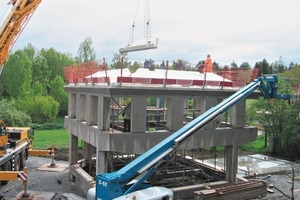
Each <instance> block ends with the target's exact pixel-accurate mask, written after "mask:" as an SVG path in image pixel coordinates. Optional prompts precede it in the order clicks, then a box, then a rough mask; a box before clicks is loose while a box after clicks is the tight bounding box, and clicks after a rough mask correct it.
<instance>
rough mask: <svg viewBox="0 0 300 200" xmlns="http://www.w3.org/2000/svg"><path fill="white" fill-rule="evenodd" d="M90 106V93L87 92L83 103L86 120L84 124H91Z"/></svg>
mask: <svg viewBox="0 0 300 200" xmlns="http://www.w3.org/2000/svg"><path fill="white" fill-rule="evenodd" d="M91 107H92V101H91V95H89V94H87V95H86V104H85V110H86V116H85V121H86V124H87V125H88V126H91V125H92V124H91V118H92V117H91V112H93V111H92V110H91Z"/></svg>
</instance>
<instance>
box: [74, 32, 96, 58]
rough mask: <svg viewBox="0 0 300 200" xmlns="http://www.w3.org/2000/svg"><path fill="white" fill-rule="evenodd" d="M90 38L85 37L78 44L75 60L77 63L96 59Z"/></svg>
mask: <svg viewBox="0 0 300 200" xmlns="http://www.w3.org/2000/svg"><path fill="white" fill-rule="evenodd" d="M92 45H93V41H92V38H90V37H87V38H86V39H85V40H84V41H83V42H82V43H81V44H80V46H79V49H78V57H76V60H77V62H78V63H84V62H91V61H95V60H96V53H95V50H94V48H93V47H92Z"/></svg>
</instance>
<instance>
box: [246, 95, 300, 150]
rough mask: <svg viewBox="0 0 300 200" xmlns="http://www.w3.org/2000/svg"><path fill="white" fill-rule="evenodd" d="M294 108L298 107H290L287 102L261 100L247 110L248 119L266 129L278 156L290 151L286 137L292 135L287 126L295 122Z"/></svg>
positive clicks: (253, 103)
mask: <svg viewBox="0 0 300 200" xmlns="http://www.w3.org/2000/svg"><path fill="white" fill-rule="evenodd" d="M294 106H296V105H294V104H292V105H290V104H289V101H287V100H279V99H277V100H272V99H259V100H257V101H254V102H252V104H251V106H250V107H249V109H247V119H251V121H252V122H255V123H258V124H260V125H261V126H263V127H264V128H265V130H266V131H267V133H268V135H267V137H268V138H269V139H270V138H271V139H272V140H273V141H274V149H273V152H274V153H276V154H278V155H280V154H281V155H282V154H285V152H288V151H289V149H288V148H289V147H288V146H286V145H285V143H286V141H285V139H284V137H286V138H288V137H289V136H288V135H290V134H291V133H290V130H288V129H287V128H286V125H287V124H289V123H291V122H292V123H293V121H294V118H295V116H293V115H292V112H293V110H294V109H293V107H294ZM298 110H299V109H298ZM298 115H299V112H298ZM296 119H297V118H296ZM296 124H299V123H296ZM297 131H298V130H297ZM298 134H299V131H298Z"/></svg>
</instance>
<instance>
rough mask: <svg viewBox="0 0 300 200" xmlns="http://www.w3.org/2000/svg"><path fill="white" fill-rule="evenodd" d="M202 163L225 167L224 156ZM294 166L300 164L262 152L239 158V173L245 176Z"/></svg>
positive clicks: (299, 166) (278, 171) (277, 171)
mask: <svg viewBox="0 0 300 200" xmlns="http://www.w3.org/2000/svg"><path fill="white" fill-rule="evenodd" d="M202 163H204V164H206V165H209V166H211V167H216V168H218V169H221V170H222V169H224V158H216V159H207V160H203V161H202ZM292 168H300V164H299V163H293V162H290V161H287V160H283V159H278V158H275V157H271V156H266V155H262V154H254V155H246V156H239V158H238V174H240V175H245V176H248V175H254V174H256V175H262V174H272V173H280V172H286V171H290V170H292Z"/></svg>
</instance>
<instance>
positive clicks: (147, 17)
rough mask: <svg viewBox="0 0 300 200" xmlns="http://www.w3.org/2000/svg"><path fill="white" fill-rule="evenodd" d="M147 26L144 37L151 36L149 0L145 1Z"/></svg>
mask: <svg viewBox="0 0 300 200" xmlns="http://www.w3.org/2000/svg"><path fill="white" fill-rule="evenodd" d="M144 22H146V23H145V25H144V26H145V28H144V37H145V38H146V39H147V42H148V38H149V37H150V36H151V25H150V6H149V0H146V2H145V18H144Z"/></svg>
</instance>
